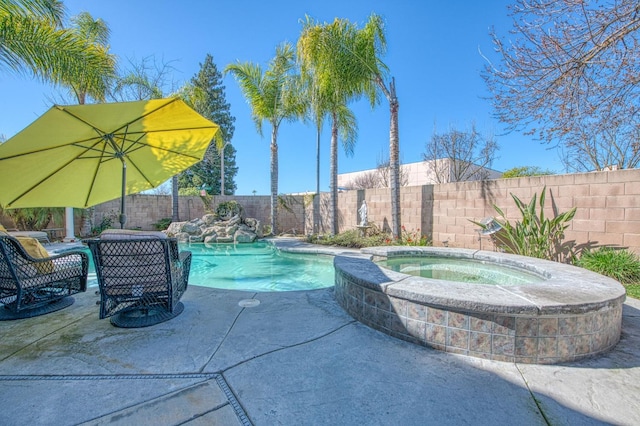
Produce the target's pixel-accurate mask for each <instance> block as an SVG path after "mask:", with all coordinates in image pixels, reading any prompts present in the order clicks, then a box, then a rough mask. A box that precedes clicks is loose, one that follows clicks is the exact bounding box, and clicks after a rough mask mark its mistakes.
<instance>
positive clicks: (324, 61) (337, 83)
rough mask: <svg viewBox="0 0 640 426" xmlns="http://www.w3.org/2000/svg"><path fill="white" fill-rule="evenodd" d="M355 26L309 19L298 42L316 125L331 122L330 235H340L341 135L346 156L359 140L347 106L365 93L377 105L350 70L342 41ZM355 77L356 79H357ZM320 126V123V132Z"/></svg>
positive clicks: (373, 93) (365, 82) (365, 84)
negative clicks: (339, 149) (339, 144)
mask: <svg viewBox="0 0 640 426" xmlns="http://www.w3.org/2000/svg"><path fill="white" fill-rule="evenodd" d="M353 31H354V27H353V25H351V24H349V23H348V22H347V21H346V20H340V19H336V20H334V22H333V23H331V24H324V25H319V24H317V23H316V22H315V21H313V20H312V19H310V18H309V17H307V20H306V22H305V24H304V27H303V30H302V34H301V35H300V38H299V39H298V60H299V62H300V64H301V72H302V75H303V76H304V79H305V81H307V82H308V85H309V86H310V87H311V89H310V92H311V93H312V96H311V97H310V99H311V103H312V104H311V109H312V115H313V118H314V119H315V120H316V123H321V121H322V120H323V119H324V116H325V115H329V117H330V119H331V148H330V172H329V174H330V177H329V180H330V182H329V185H330V188H331V198H330V222H331V232H332V233H333V234H337V233H338V221H337V205H338V136H341V139H342V145H343V148H344V150H345V152H346V153H347V154H352V153H353V148H354V146H355V141H356V138H357V123H356V119H355V116H354V114H353V112H352V111H351V110H350V109H349V108H348V107H347V103H348V102H349V101H351V100H354V99H357V98H359V97H360V96H362V95H363V94H367V95H369V97H370V100H371V102H372V104H375V103H376V102H377V98H376V91H375V90H371V88H370V87H369V80H368V79H362V78H360V77H359V76H358V75H357V74H353V73H352V72H351V71H350V65H349V63H350V62H351V61H352V60H351V59H350V58H349V57H350V56H351V52H349V51H347V50H345V49H344V48H343V45H344V43H343V40H344V39H346V38H348V37H350V34H351V33H353ZM354 77H355V78H354ZM319 130H320V125H319V124H318V131H319Z"/></svg>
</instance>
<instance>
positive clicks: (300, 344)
mask: <svg viewBox="0 0 640 426" xmlns="http://www.w3.org/2000/svg"><path fill="white" fill-rule="evenodd" d="M353 324H359V322H358V321H357V320H355V319H354V320H350V321H348V322H346V323H344V324H342V325H340V326H339V327H336V328H334V329H332V330H329V331H327V332H326V333H323V334H321V335H319V336H316V337H312V338H310V339H307V340H303V341H301V342H298V343H293V344H291V345H286V346H282V347H280V348H277V349H272V350H270V351H267V352H263V353H261V354H258V355H254V356H252V357H250V358H247V359H243V360H242V361H239V362H237V363H235V364H233V365H230V366H228V367H225V368H223V369H222V370H220V371H219V372H218V373H220V374H223V373H226V372H227V371H229V370H231V369H232V368H236V367H239V366H240V365H243V364H246V363H247V362H250V361H253V360H254V359H258V358H262V357H264V356H267V355H271V354H273V353H276V352H280V351H284V350H287V349H292V348H296V347H298V346H304V345H306V344H308V343H312V342H315V341H317V340H320V339H324V338H325V337H327V336H331V335H332V334H334V333H337V332H338V331H340V330H342V329H343V328H345V327H347V326H350V325H353Z"/></svg>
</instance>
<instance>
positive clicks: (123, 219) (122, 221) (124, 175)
mask: <svg viewBox="0 0 640 426" xmlns="http://www.w3.org/2000/svg"><path fill="white" fill-rule="evenodd" d="M120 160H121V161H122V196H121V197H120V217H119V218H118V220H119V221H120V229H124V224H125V223H126V222H127V215H125V214H124V207H125V197H126V196H127V163H126V162H125V161H124V158H120Z"/></svg>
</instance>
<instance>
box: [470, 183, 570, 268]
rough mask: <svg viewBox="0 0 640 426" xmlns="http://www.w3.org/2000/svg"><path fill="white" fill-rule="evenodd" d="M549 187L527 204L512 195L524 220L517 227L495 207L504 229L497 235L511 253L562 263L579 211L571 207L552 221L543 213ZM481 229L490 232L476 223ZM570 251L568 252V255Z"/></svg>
mask: <svg viewBox="0 0 640 426" xmlns="http://www.w3.org/2000/svg"><path fill="white" fill-rule="evenodd" d="M546 189H547V188H546V186H545V187H544V188H543V189H542V192H541V193H540V198H539V201H538V195H537V194H534V195H533V198H532V199H531V201H529V203H528V204H525V203H524V202H523V201H522V200H520V199H519V198H518V197H516V196H515V195H513V194H510V195H511V197H512V198H513V201H514V202H515V203H516V206H517V207H518V210H520V213H521V215H522V220H519V221H516V222H515V223H514V224H512V223H511V222H509V221H508V220H507V219H506V217H505V214H504V212H503V211H502V209H501V208H500V207H498V206H496V205H495V204H494V205H493V208H494V209H495V211H496V212H497V213H498V215H499V216H500V218H496V219H495V220H496V222H498V223H499V224H500V226H501V227H502V230H501V231H500V232H498V233H496V234H494V235H495V238H496V240H497V242H498V243H499V244H501V245H502V246H503V247H504V249H505V250H506V251H508V252H511V253H515V254H521V255H523V256H530V257H537V258H540V259H548V260H555V261H559V260H562V258H563V256H567V254H571V253H570V249H569V248H568V247H567V246H566V245H564V244H563V242H562V241H563V240H564V231H565V230H566V229H567V228H568V227H569V224H568V223H569V222H570V221H571V220H572V219H573V217H574V216H575V214H576V208H575V207H574V208H572V209H571V210H569V211H566V212H564V213H559V214H556V215H555V216H554V217H552V218H549V217H546V216H545V214H544V205H545V200H546V197H545V193H546ZM538 205H539V206H540V212H539V213H538V212H536V207H537V206H538ZM472 222H473V223H475V224H476V225H478V226H480V228H481V229H487V228H488V226H489V225H487V224H483V223H480V222H475V221H472ZM567 252H569V253H567Z"/></svg>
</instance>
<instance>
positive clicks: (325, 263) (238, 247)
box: [87, 242, 334, 292]
mask: <svg viewBox="0 0 640 426" xmlns="http://www.w3.org/2000/svg"><path fill="white" fill-rule="evenodd" d="M180 250H189V251H190V252H191V253H192V257H191V272H190V274H189V285H198V286H202V287H212V288H223V289H230V290H244V291H259V292H263V291H264V292H266V291H293V290H313V289H319V288H325V287H331V286H332V285H333V283H334V269H333V257H331V256H323V255H314V254H291V253H285V252H281V251H279V250H277V249H275V248H274V247H273V246H272V245H271V244H269V243H266V242H257V243H252V244H213V245H211V244H207V245H205V244H201V243H198V244H181V245H180ZM87 251H88V250H87ZM89 285H94V286H97V285H98V282H97V279H96V276H95V268H94V266H93V260H91V263H90V267H89Z"/></svg>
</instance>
